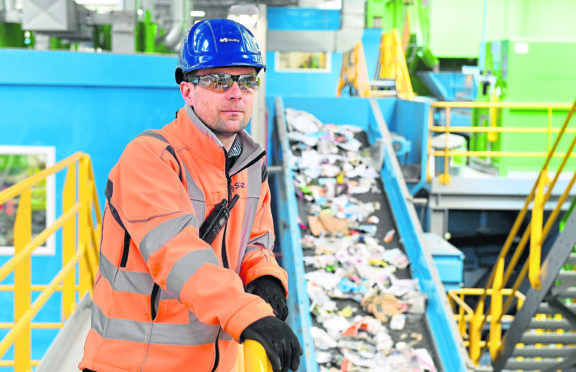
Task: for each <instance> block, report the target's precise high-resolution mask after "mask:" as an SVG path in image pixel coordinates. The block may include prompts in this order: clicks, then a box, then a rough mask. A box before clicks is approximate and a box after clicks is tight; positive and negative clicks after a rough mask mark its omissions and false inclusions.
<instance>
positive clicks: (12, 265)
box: [0, 153, 101, 372]
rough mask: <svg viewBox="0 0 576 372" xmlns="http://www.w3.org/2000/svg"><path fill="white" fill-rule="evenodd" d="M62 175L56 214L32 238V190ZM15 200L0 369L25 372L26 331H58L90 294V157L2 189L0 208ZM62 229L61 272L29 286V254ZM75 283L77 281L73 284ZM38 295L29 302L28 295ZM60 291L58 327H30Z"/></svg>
mask: <svg viewBox="0 0 576 372" xmlns="http://www.w3.org/2000/svg"><path fill="white" fill-rule="evenodd" d="M63 170H66V180H65V183H64V190H63V198H62V214H61V216H59V217H58V218H57V219H56V221H55V222H54V223H53V224H52V225H50V226H47V227H46V228H45V229H44V230H43V231H42V232H41V233H39V234H38V235H36V236H34V237H33V236H32V187H33V186H34V185H36V184H38V183H40V182H43V181H44V180H46V179H47V177H49V176H53V175H55V174H56V173H58V172H60V171H63ZM16 197H19V202H18V209H17V211H16V221H15V225H14V256H13V257H12V258H11V259H10V260H9V261H8V262H6V264H4V265H3V266H2V267H0V282H2V281H4V279H6V277H7V276H8V275H10V274H11V273H13V274H14V284H13V285H1V286H0V290H1V291H10V292H13V293H14V322H13V323H3V324H0V328H9V329H10V331H9V332H8V333H7V335H6V336H5V337H4V339H3V340H2V341H1V342H0V358H2V356H4V354H5V353H6V351H8V349H9V348H10V347H11V346H12V345H14V360H2V361H0V366H13V367H14V371H15V372H27V371H30V370H31V367H32V366H37V365H38V364H39V361H36V360H34V361H33V360H31V344H32V335H31V329H32V328H43V329H50V328H52V329H54V328H56V329H61V328H62V327H63V325H64V322H65V320H66V319H68V317H69V316H70V315H71V314H72V313H73V312H74V309H75V307H76V305H77V303H78V300H79V299H80V298H82V297H83V295H84V294H85V293H90V294H91V293H92V287H93V285H94V277H95V275H96V270H97V265H98V247H99V242H100V237H99V234H100V225H101V219H100V209H99V205H98V197H97V194H96V188H95V185H94V175H93V173H92V167H91V164H90V157H89V156H88V155H86V154H83V153H76V154H74V155H72V156H70V157H68V158H67V159H65V160H62V161H61V162H59V163H58V164H56V165H54V166H52V167H51V168H48V169H45V170H43V171H41V172H39V173H38V174H36V175H34V176H32V177H30V178H28V179H26V180H24V181H22V182H20V183H18V184H16V185H14V186H12V187H10V188H8V189H6V190H4V191H3V192H2V193H0V205H2V204H4V203H6V202H7V201H9V200H12V199H14V198H16ZM60 229H62V269H61V270H60V271H59V272H58V273H57V274H56V275H55V276H54V277H53V278H52V279H51V281H50V283H49V284H47V285H32V283H31V274H32V272H31V271H32V270H31V268H32V253H33V252H34V250H35V249H36V248H38V247H39V246H41V245H42V244H43V243H44V242H46V240H47V239H48V238H49V237H50V236H52V235H54V234H56V232H57V231H58V230H60ZM77 278H78V279H77ZM35 291H40V293H39V295H38V296H37V298H36V300H35V301H34V302H33V303H32V301H31V299H32V292H35ZM56 291H60V292H62V303H61V306H62V310H61V311H62V322H57V323H36V322H34V323H32V319H33V318H34V316H35V315H36V314H38V312H39V311H40V309H41V308H42V307H43V306H44V304H45V303H46V301H47V300H48V299H49V298H50V297H51V296H52V295H53V294H54V293H55V292H56Z"/></svg>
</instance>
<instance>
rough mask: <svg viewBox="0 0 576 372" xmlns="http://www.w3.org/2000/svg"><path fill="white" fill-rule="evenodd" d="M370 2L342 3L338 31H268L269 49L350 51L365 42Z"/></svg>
mask: <svg viewBox="0 0 576 372" xmlns="http://www.w3.org/2000/svg"><path fill="white" fill-rule="evenodd" d="M365 2H366V0H342V10H341V12H340V16H341V27H340V29H339V30H334V31H313V30H312V31H311V30H302V31H299V30H268V32H267V34H266V41H267V43H266V50H268V51H275V52H346V51H348V50H350V49H352V48H354V46H355V45H356V43H358V41H360V40H361V39H362V33H363V32H364V9H365Z"/></svg>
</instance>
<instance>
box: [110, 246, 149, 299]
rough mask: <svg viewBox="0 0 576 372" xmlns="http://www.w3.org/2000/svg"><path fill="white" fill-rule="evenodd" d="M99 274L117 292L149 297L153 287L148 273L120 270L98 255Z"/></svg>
mask: <svg viewBox="0 0 576 372" xmlns="http://www.w3.org/2000/svg"><path fill="white" fill-rule="evenodd" d="M100 273H101V274H102V277H103V278H105V279H106V280H107V281H108V282H109V283H110V286H111V287H112V289H113V290H115V291H118V292H130V293H136V294H144V295H150V291H151V290H152V286H153V285H154V280H152V276H151V275H150V273H139V272H134V271H125V270H120V269H118V268H117V267H116V266H114V265H113V264H112V262H110V260H108V258H107V257H106V256H105V255H103V254H100Z"/></svg>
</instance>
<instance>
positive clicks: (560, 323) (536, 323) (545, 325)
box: [528, 319, 576, 331]
mask: <svg viewBox="0 0 576 372" xmlns="http://www.w3.org/2000/svg"><path fill="white" fill-rule="evenodd" d="M528 328H531V329H552V330H557V329H564V330H567V331H573V330H576V326H574V325H573V324H572V323H570V322H569V321H568V319H546V320H539V319H538V320H537V319H532V321H531V322H530V326H529V327H528Z"/></svg>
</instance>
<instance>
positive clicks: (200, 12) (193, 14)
mask: <svg viewBox="0 0 576 372" xmlns="http://www.w3.org/2000/svg"><path fill="white" fill-rule="evenodd" d="M205 15H206V12H205V11H203V10H191V11H190V17H204V16H205Z"/></svg>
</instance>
